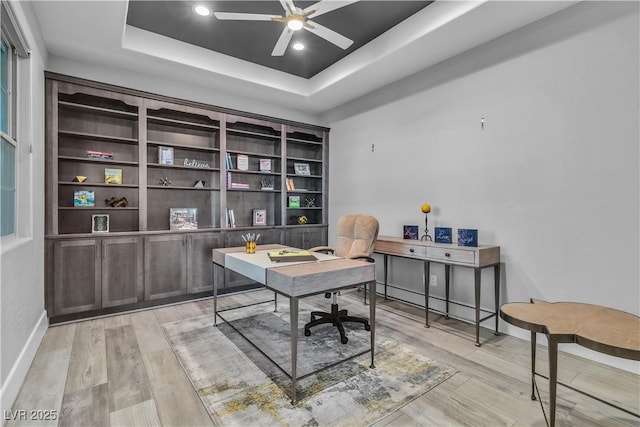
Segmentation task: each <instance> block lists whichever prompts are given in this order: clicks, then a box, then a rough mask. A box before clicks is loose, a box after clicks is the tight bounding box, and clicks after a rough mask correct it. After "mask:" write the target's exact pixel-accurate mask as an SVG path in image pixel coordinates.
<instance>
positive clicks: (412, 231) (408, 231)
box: [402, 225, 418, 240]
mask: <svg viewBox="0 0 640 427" xmlns="http://www.w3.org/2000/svg"><path fill="white" fill-rule="evenodd" d="M403 228H404V232H403V233H402V237H403V238H405V239H409V240H418V226H417V225H404V226H403Z"/></svg>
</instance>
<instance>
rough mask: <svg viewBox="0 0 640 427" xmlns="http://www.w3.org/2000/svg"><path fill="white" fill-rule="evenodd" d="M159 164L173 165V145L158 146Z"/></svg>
mask: <svg viewBox="0 0 640 427" xmlns="http://www.w3.org/2000/svg"><path fill="white" fill-rule="evenodd" d="M158 164H161V165H172V164H173V147H163V146H160V147H158Z"/></svg>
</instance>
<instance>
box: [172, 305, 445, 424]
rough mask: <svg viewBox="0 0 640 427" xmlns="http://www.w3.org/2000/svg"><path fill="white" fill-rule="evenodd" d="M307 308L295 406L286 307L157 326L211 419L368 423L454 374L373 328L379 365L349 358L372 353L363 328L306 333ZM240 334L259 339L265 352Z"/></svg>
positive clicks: (362, 358)
mask: <svg viewBox="0 0 640 427" xmlns="http://www.w3.org/2000/svg"><path fill="white" fill-rule="evenodd" d="M311 309H312V307H311V306H307V305H306V304H303V303H301V304H300V310H299V313H300V314H299V325H298V326H299V331H298V336H299V342H298V367H297V370H298V377H300V376H304V375H306V377H305V378H304V379H302V380H299V381H298V387H297V388H296V393H297V397H298V399H299V400H298V402H297V403H296V404H295V405H292V404H291V396H290V393H291V391H290V388H291V380H290V379H289V377H288V376H287V374H288V373H290V345H289V322H288V319H289V312H288V308H287V309H283V308H282V304H281V305H280V309H279V311H278V312H274V310H273V303H264V304H256V305H252V306H249V307H244V308H240V309H235V310H228V311H225V312H223V313H222V316H224V318H225V320H226V321H227V322H228V324H226V323H225V322H221V321H220V320H219V321H218V327H216V326H214V325H213V316H212V315H206V316H199V317H194V318H190V319H186V320H181V321H177V322H173V323H166V324H164V325H163V329H164V333H165V336H166V337H167V339H168V341H169V343H170V345H171V347H172V349H173V351H174V352H175V354H176V356H177V358H178V360H179V361H180V364H181V365H182V367H183V369H184V371H185V372H186V374H187V376H188V377H189V379H190V381H191V383H192V384H193V386H194V388H195V390H196V391H197V393H198V395H199V397H200V399H201V400H202V402H203V404H204V406H205V407H206V408H207V411H208V412H209V414H210V415H211V418H212V420H213V421H214V422H215V423H216V425H220V426H224V427H226V426H273V425H283V426H366V425H369V424H371V423H373V422H375V421H377V420H379V419H380V418H382V417H384V416H386V415H388V414H389V413H391V412H393V411H395V410H397V409H398V408H400V407H402V406H403V405H405V404H407V403H409V402H411V401H412V400H414V399H416V398H417V397H419V396H421V395H423V394H424V393H426V392H428V391H429V390H430V389H432V388H433V387H435V386H437V385H438V384H440V383H441V382H443V381H445V380H446V379H448V378H450V377H451V376H452V375H453V374H454V373H455V370H454V369H452V368H451V367H449V366H447V365H445V364H442V363H440V362H438V361H435V360H432V359H429V358H428V357H427V356H426V355H423V354H420V353H419V352H417V351H415V350H414V349H412V348H411V347H409V346H407V345H404V344H402V343H398V342H396V341H394V340H391V339H389V338H387V337H384V336H380V334H376V347H375V350H376V353H375V369H370V368H369V365H370V362H371V357H370V354H369V353H366V354H361V355H359V356H354V355H357V354H358V353H361V352H362V351H366V350H367V349H368V347H369V332H366V331H364V329H363V328H362V327H361V325H360V327H356V326H354V329H348V331H347V334H348V337H349V342H348V343H347V344H345V345H343V344H341V343H340V339H339V336H338V334H337V331H336V330H335V329H334V328H333V327H331V325H323V326H319V327H317V328H314V329H313V330H312V335H311V336H310V337H305V336H304V329H303V327H304V323H305V322H306V321H308V318H309V313H310V311H311ZM231 326H233V327H231ZM325 326H326V327H325ZM245 337H246V338H250V339H251V340H252V341H255V342H256V343H257V344H258V346H259V347H260V350H261V351H262V352H261V351H258V350H257V349H256V348H255V347H254V346H253V345H252V344H250V343H248V341H247V340H246V339H245ZM266 356H268V357H266ZM348 358H350V359H349V360H347V361H342V360H343V359H348ZM340 361H342V362H340ZM336 362H340V363H336ZM278 366H280V368H278ZM318 370H320V371H319V372H315V371H318ZM283 371H285V372H286V373H285V372H283Z"/></svg>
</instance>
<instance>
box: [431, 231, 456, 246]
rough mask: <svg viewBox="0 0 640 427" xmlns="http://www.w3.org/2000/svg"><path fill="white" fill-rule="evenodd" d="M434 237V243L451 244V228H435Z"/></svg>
mask: <svg viewBox="0 0 640 427" xmlns="http://www.w3.org/2000/svg"><path fill="white" fill-rule="evenodd" d="M434 237H435V242H436V243H453V237H452V233H451V227H436V229H435V232H434Z"/></svg>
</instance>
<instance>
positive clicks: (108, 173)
mask: <svg viewBox="0 0 640 427" xmlns="http://www.w3.org/2000/svg"><path fill="white" fill-rule="evenodd" d="M104 183H105V184H122V169H113V168H105V169H104Z"/></svg>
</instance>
